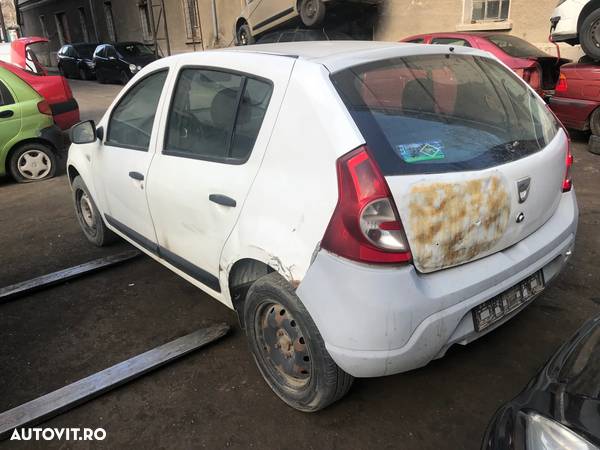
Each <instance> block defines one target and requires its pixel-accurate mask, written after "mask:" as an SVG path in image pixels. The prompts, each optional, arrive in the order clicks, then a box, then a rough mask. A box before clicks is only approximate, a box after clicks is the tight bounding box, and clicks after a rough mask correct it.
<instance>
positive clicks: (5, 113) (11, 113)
mask: <svg viewBox="0 0 600 450" xmlns="http://www.w3.org/2000/svg"><path fill="white" fill-rule="evenodd" d="M14 115H15V113H14V111H12V110H10V109H7V110H6V111H2V112H0V118H1V119H7V118H9V117H12V116H14Z"/></svg>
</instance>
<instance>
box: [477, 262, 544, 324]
mask: <svg viewBox="0 0 600 450" xmlns="http://www.w3.org/2000/svg"><path fill="white" fill-rule="evenodd" d="M544 287H545V283H544V273H543V272H542V271H541V270H538V271H537V272H536V273H534V274H533V275H530V276H529V277H527V278H525V279H524V280H523V281H521V282H519V283H517V284H516V285H514V286H513V287H511V288H509V289H507V290H506V291H504V292H502V293H501V294H498V295H496V296H495V297H493V298H491V299H489V300H488V301H486V302H483V303H482V304H480V305H477V306H476V307H475V308H473V309H472V310H471V313H472V315H473V323H474V325H475V331H477V332H480V331H483V330H485V329H486V328H489V327H490V326H492V325H493V324H494V323H496V322H498V321H500V320H502V319H503V318H504V317H506V316H507V315H509V314H510V313H511V312H513V311H516V310H517V309H519V308H520V307H521V306H523V305H524V304H525V303H527V302H528V301H529V300H531V299H532V298H533V297H534V296H536V295H538V294H539V293H540V292H542V291H543V290H544Z"/></svg>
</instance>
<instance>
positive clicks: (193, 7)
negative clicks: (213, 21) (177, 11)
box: [181, 0, 202, 42]
mask: <svg viewBox="0 0 600 450" xmlns="http://www.w3.org/2000/svg"><path fill="white" fill-rule="evenodd" d="M181 1H182V6H183V17H184V18H185V33H186V37H187V39H188V40H190V41H192V42H200V40H201V39H202V28H201V25H200V13H199V12H198V3H197V0H181Z"/></svg>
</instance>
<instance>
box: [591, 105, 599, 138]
mask: <svg viewBox="0 0 600 450" xmlns="http://www.w3.org/2000/svg"><path fill="white" fill-rule="evenodd" d="M590 130H591V132H592V134H593V135H595V136H600V108H596V109H595V110H594V112H593V113H592V115H591V116H590Z"/></svg>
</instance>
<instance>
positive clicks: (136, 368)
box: [0, 323, 229, 439]
mask: <svg viewBox="0 0 600 450" xmlns="http://www.w3.org/2000/svg"><path fill="white" fill-rule="evenodd" d="M228 331H229V325H227V324H225V323H222V324H217V325H213V326H210V327H208V328H202V329H200V330H198V331H195V332H193V333H191V334H188V335H186V336H183V337H180V338H179V339H175V340H174V341H171V342H169V343H167V344H164V345H161V346H160V347H157V348H155V349H152V350H149V351H147V352H145V353H142V354H141V355H138V356H134V357H133V358H131V359H128V360H127V361H123V362H122V363H119V364H116V365H114V366H112V367H109V368H108V369H104V370H102V371H101V372H98V373H95V374H93V375H90V376H89V377H86V378H83V379H81V380H79V381H76V382H74V383H71V384H69V385H67V386H65V387H62V388H60V389H57V390H56V391H54V392H50V393H49V394H46V395H43V396H42V397H39V398H36V399H35V400H32V401H30V402H27V403H24V404H22V405H20V406H17V407H16V408H13V409H10V410H8V411H6V412H3V413H2V414H0V439H6V438H8V437H9V435H10V432H11V431H12V430H14V429H15V428H21V427H25V426H29V425H35V424H38V423H40V422H42V421H44V420H47V419H49V418H51V417H54V416H56V415H58V414H61V413H63V412H65V411H68V410H70V409H72V408H74V407H76V406H78V405H81V404H82V403H85V402H87V401H89V400H91V399H93V398H95V397H98V396H99V395H101V394H104V393H105V392H108V391H109V390H111V389H114V388H116V387H118V386H121V385H122V384H124V383H127V382H128V381H131V380H133V379H135V378H138V377H140V376H142V375H144V374H146V373H148V372H149V371H151V370H154V369H156V368H158V367H160V366H163V365H165V364H167V363H169V362H171V361H173V360H175V359H177V358H180V357H182V356H184V355H186V354H188V353H190V352H192V351H194V350H196V349H198V348H200V347H203V346H205V345H207V344H209V343H211V342H214V341H216V340H217V339H219V338H221V337H223V336H225V334H227V332H228Z"/></svg>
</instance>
